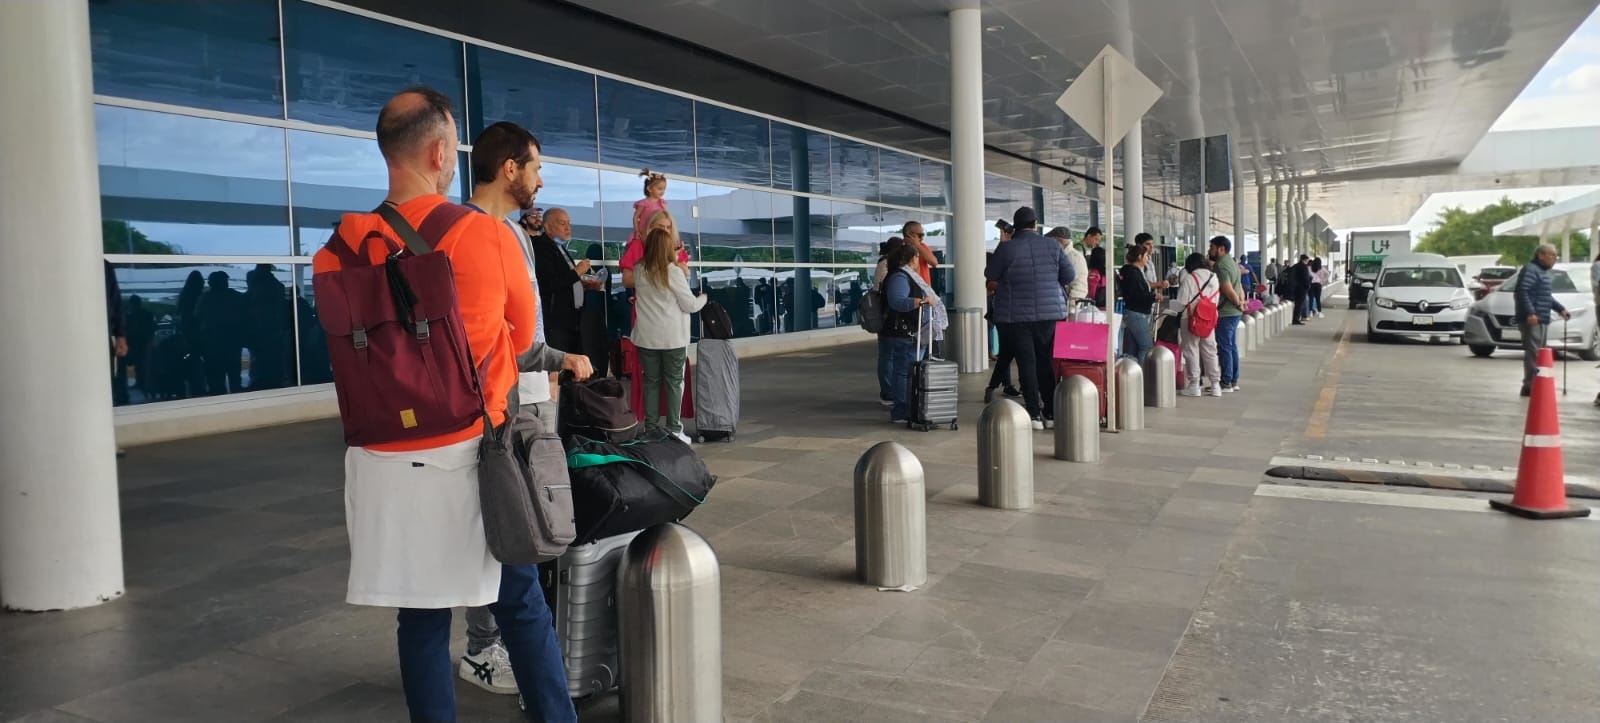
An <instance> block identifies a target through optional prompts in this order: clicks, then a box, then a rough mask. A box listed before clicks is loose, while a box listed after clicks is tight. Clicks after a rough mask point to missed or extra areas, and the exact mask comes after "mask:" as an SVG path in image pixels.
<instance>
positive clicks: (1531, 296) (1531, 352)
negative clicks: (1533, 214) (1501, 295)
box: [1516, 244, 1572, 397]
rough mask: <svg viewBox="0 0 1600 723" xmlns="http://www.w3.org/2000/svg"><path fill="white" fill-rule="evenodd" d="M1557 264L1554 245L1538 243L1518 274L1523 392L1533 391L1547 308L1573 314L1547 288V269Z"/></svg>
mask: <svg viewBox="0 0 1600 723" xmlns="http://www.w3.org/2000/svg"><path fill="white" fill-rule="evenodd" d="M1555 265H1556V247H1555V245H1553V244H1541V245H1540V246H1539V249H1538V250H1537V251H1534V252H1533V260H1532V261H1529V262H1528V265H1527V266H1524V267H1522V273H1520V274H1518V276H1517V291H1516V302H1517V326H1519V327H1522V328H1521V331H1522V396H1524V397H1526V396H1528V395H1529V394H1530V393H1531V392H1532V391H1533V375H1534V373H1535V372H1537V371H1538V369H1539V366H1538V365H1539V349H1541V348H1543V347H1544V344H1545V339H1546V334H1547V333H1548V329H1547V327H1549V326H1550V312H1552V311H1554V312H1555V313H1557V314H1560V315H1561V318H1563V319H1570V318H1572V317H1571V316H1570V315H1569V314H1567V309H1566V307H1564V306H1562V305H1561V302H1559V301H1557V300H1556V295H1555V294H1554V293H1551V291H1550V269H1551V268H1553V267H1554V266H1555Z"/></svg>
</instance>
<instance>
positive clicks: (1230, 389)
mask: <svg viewBox="0 0 1600 723" xmlns="http://www.w3.org/2000/svg"><path fill="white" fill-rule="evenodd" d="M1237 391H1239V387H1238V386H1232V387H1223V388H1222V392H1223V393H1224V394H1232V393H1234V392H1237Z"/></svg>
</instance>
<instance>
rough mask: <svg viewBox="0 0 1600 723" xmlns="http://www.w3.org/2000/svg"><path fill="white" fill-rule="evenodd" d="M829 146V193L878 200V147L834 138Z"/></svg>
mask: <svg viewBox="0 0 1600 723" xmlns="http://www.w3.org/2000/svg"><path fill="white" fill-rule="evenodd" d="M832 148H833V158H832V164H831V168H830V170H831V172H832V185H833V188H832V190H833V194H832V195H834V196H838V197H840V198H849V199H854V200H858V201H866V202H868V203H877V202H878V147H877V146H869V145H867V144H865V143H858V142H856V141H851V140H845V139H843V138H834V139H833V142H832Z"/></svg>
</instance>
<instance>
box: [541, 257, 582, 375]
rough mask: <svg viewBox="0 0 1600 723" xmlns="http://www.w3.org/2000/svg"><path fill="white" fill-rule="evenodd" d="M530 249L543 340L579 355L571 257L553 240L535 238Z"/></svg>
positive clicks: (578, 281)
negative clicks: (536, 277) (542, 325)
mask: <svg viewBox="0 0 1600 723" xmlns="http://www.w3.org/2000/svg"><path fill="white" fill-rule="evenodd" d="M530 243H531V244H532V245H533V272H534V274H535V275H536V276H538V277H539V309H540V311H541V313H543V314H544V333H545V339H546V340H547V341H549V342H550V345H551V346H554V347H555V348H557V349H560V350H562V351H570V352H581V351H583V350H582V349H581V348H579V337H578V325H579V321H580V318H581V317H580V316H579V312H580V310H581V309H580V307H579V306H578V304H577V303H576V299H574V298H573V292H572V290H573V288H574V286H575V285H578V284H581V283H582V279H580V278H579V276H578V271H577V269H576V263H577V262H575V261H573V259H572V256H571V254H569V253H568V252H567V249H566V248H565V247H563V246H562V245H561V244H559V243H556V240H555V239H553V238H550V236H548V235H546V234H539V235H538V236H535V237H533V238H532V239H531V240H530Z"/></svg>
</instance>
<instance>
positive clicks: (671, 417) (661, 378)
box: [639, 347, 689, 432]
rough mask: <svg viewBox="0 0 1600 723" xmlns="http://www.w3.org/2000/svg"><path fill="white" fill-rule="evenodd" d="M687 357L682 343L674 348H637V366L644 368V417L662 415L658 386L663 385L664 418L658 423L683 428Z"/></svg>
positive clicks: (672, 428) (656, 418) (653, 417)
mask: <svg viewBox="0 0 1600 723" xmlns="http://www.w3.org/2000/svg"><path fill="white" fill-rule="evenodd" d="M688 358H689V350H688V348H686V347H678V348H677V349H644V348H641V349H639V366H640V367H641V368H642V370H643V371H644V421H646V422H655V421H657V420H659V419H661V417H662V411H663V410H662V409H661V396H662V395H661V389H662V387H663V386H665V387H666V390H667V394H666V402H667V408H666V410H665V412H666V419H665V420H664V421H662V422H661V426H663V427H666V428H667V429H668V430H671V431H673V432H682V431H683V365H684V362H685V361H687V360H688Z"/></svg>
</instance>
